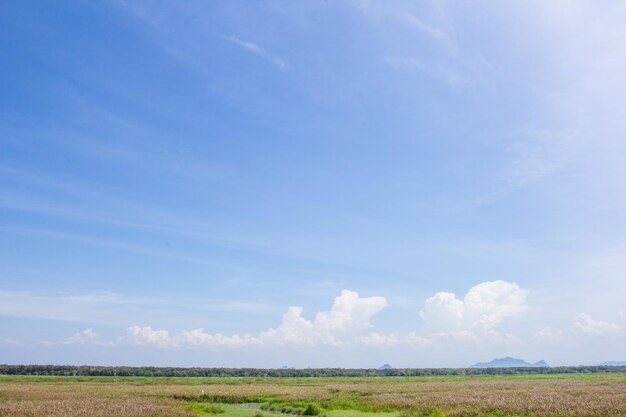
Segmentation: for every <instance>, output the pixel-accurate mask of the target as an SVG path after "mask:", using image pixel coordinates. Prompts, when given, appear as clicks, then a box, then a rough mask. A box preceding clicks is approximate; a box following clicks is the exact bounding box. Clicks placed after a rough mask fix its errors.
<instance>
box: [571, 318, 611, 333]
mask: <svg viewBox="0 0 626 417" xmlns="http://www.w3.org/2000/svg"><path fill="white" fill-rule="evenodd" d="M573 327H574V329H575V330H576V331H578V332H580V333H583V334H586V335H588V336H600V335H607V334H613V333H617V332H618V331H619V330H620V329H621V328H620V326H618V325H617V324H614V323H609V322H606V321H600V320H594V319H593V318H591V316H590V315H589V314H585V313H581V314H579V315H578V317H576V320H575V321H574V324H573Z"/></svg>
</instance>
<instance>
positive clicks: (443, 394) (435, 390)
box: [0, 373, 626, 417]
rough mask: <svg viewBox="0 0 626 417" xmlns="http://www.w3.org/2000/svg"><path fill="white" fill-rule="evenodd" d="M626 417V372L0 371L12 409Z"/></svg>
mask: <svg viewBox="0 0 626 417" xmlns="http://www.w3.org/2000/svg"><path fill="white" fill-rule="evenodd" d="M298 415H318V416H320V417H323V416H326V417H418V416H484V417H489V416H626V374H624V373H611V374H588V375H585V374H578V375H535V376H529V375H519V376H447V377H419V378H339V377H338V378H139V377H52V376H48V377H44V376H0V416H3V417H5V416H6V417H18V416H19V417H72V416H93V417H105V416H107V417H130V416H137V417H140V416H141V417H157V416H158V417H194V416H215V417H273V416H276V417H283V416H298Z"/></svg>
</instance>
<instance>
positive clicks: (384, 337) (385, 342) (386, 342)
mask: <svg viewBox="0 0 626 417" xmlns="http://www.w3.org/2000/svg"><path fill="white" fill-rule="evenodd" d="M398 342H399V340H398V337H397V336H396V335H394V334H381V333H377V332H372V333H370V334H367V335H364V336H361V337H359V338H358V339H357V343H359V344H362V345H365V346H372V347H392V346H396V345H397V344H398Z"/></svg>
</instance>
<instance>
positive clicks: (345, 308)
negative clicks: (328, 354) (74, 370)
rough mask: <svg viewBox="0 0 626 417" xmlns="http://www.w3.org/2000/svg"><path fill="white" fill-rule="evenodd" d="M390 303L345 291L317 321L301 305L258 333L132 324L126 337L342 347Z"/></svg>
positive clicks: (183, 343)
mask: <svg viewBox="0 0 626 417" xmlns="http://www.w3.org/2000/svg"><path fill="white" fill-rule="evenodd" d="M386 306H387V300H386V299H385V298H384V297H360V296H359V294H358V293H356V292H354V291H349V290H343V291H342V292H341V294H340V295H339V296H338V297H336V298H335V301H334V303H333V305H332V308H331V309H330V311H320V312H318V313H317V314H316V316H315V319H314V320H307V319H306V318H304V317H303V316H302V311H303V308H302V307H297V306H293V307H289V308H288V309H287V312H286V313H285V314H284V315H283V317H282V320H281V323H280V325H278V326H277V327H275V328H270V329H268V330H265V331H263V332H261V333H259V334H258V335H257V336H252V335H244V336H240V335H238V334H235V335H232V336H225V335H222V334H219V333H216V334H211V333H207V332H205V331H204V330H203V329H194V330H185V331H182V332H180V333H177V334H175V335H171V334H170V333H169V332H167V331H166V330H155V329H153V328H152V327H151V326H144V327H141V326H138V325H135V326H132V327H129V328H128V329H127V334H126V340H127V341H129V342H131V343H133V344H137V345H150V346H156V347H161V348H169V347H193V346H206V347H247V346H287V345H309V346H314V345H329V346H342V345H344V344H345V343H346V341H347V340H348V339H350V340H352V339H354V337H355V336H356V335H358V334H359V333H360V332H362V331H363V330H366V329H367V328H369V327H370V326H371V318H372V317H373V316H374V315H375V314H376V313H378V312H379V311H381V310H382V309H383V308H385V307H386Z"/></svg>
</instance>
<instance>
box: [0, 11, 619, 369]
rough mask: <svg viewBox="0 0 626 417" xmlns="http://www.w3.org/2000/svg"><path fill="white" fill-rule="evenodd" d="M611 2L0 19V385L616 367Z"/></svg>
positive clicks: (615, 86) (23, 14)
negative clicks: (170, 375)
mask: <svg viewBox="0 0 626 417" xmlns="http://www.w3.org/2000/svg"><path fill="white" fill-rule="evenodd" d="M625 20H626V3H624V2H620V1H607V2H602V3H598V2H594V1H574V0H572V1H552V2H545V1H533V0H530V1H527V0H525V1H512V2H496V1H476V2H465V1H459V2H456V1H455V2H447V1H419V2H418V1H402V0H384V1H383V0H380V1H377V0H311V1H301V2H292V1H257V2H245V1H217V0H216V1H211V2H206V1H201V0H190V1H186V2H178V1H168V0H160V1H141V0H139V1H126V0H110V1H90V0H79V1H64V0H60V1H54V2H37V1H30V0H25V1H19V2H2V4H1V5H0V363H14V364H26V363H28V364H30V363H38V364H91V365H160V366H203V367H222V366H228V367H281V366H294V367H309V366H310V367H368V368H375V367H379V366H381V365H382V364H384V363H389V364H391V365H392V366H394V367H464V366H468V365H471V364H473V363H475V362H484V361H488V360H490V359H492V358H494V357H503V356H514V357H519V358H523V359H525V360H528V361H532V362H534V361H538V360H540V359H545V360H546V361H547V362H548V363H549V364H551V365H577V364H597V363H600V362H603V361H617V360H626V352H625V351H624V348H623V346H626V304H625V303H624V299H625V296H626V275H625V274H626V164H624V159H625V157H626V142H625V140H624V138H626V119H625V118H624V108H626V77H625V76H624V74H626V43H625V42H624V39H626V26H625V25H624V24H623V22H624V21H625Z"/></svg>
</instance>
